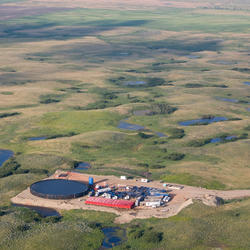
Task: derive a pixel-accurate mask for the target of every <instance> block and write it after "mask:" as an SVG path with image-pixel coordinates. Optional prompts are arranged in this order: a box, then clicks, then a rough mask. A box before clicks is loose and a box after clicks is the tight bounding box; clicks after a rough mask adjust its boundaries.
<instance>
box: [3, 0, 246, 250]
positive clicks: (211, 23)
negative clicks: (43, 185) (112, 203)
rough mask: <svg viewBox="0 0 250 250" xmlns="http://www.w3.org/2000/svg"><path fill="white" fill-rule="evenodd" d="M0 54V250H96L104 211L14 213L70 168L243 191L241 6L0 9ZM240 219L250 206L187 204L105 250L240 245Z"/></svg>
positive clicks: (151, 3) (27, 5)
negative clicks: (33, 190)
mask: <svg viewBox="0 0 250 250" xmlns="http://www.w3.org/2000/svg"><path fill="white" fill-rule="evenodd" d="M0 53H1V56H0V149H5V150H11V151H13V153H14V155H13V157H12V158H11V159H9V160H8V161H6V162H5V163H4V164H3V166H0V186H1V189H0V236H1V238H4V239H6V240H4V241H2V242H1V243H0V249H17V248H20V245H22V246H23V249H99V248H100V246H101V242H102V239H103V233H102V231H101V230H100V227H101V226H105V225H114V223H113V222H112V221H113V220H114V217H115V216H114V215H112V214H106V215H105V214H103V215H102V213H100V214H98V213H94V212H93V214H92V215H89V216H93V218H94V222H95V223H100V225H93V221H91V220H89V216H88V214H87V212H80V211H70V212H65V215H64V214H63V217H62V219H61V220H60V221H52V220H51V221H49V219H47V221H46V220H45V219H42V218H40V217H39V218H35V217H34V216H38V215H36V214H29V213H31V212H28V211H26V210H25V209H20V208H14V207H11V204H10V198H11V197H13V196H15V195H16V194H18V193H19V192H21V191H22V190H23V189H25V188H27V187H28V186H29V185H30V184H31V183H33V182H34V181H38V180H40V179H42V178H45V177H46V176H48V175H50V174H52V173H54V172H55V170H57V169H64V170H70V169H71V170H72V169H74V166H75V163H76V162H88V163H90V165H91V168H89V169H88V170H85V171H84V172H87V173H89V174H104V175H105V174H107V175H110V174H112V175H117V176H120V175H126V176H131V177H145V176H147V177H148V176H149V177H150V178H151V179H155V180H162V181H167V182H173V183H178V184H187V185H191V186H198V187H205V188H209V189H223V190H229V189H249V188H250V181H249V179H250V153H249V152H250V150H249V148H250V137H249V133H250V122H249V121H250V119H249V114H250V60H249V55H250V4H249V2H248V1H246V0H235V1H228V0H219V1H215V0H208V1H206V2H204V1H193V0H183V1H179V0H173V1H160V0H147V1H138V2H133V1H130V0H129V1H126V3H125V2H123V1H120V0H118V1H105V0H102V1H100V2H98V3H95V1H88V0H87V1H84V2H82V1H74V2H72V1H68V0H61V1H58V2H55V1H52V2H51V1H46V0H36V1H29V0H21V1H18V0H17V1H16V0H4V1H2V0H0ZM218 117H219V118H223V119H222V120H220V121H218V122H213V123H210V120H213V119H216V118H218ZM199 119H201V121H199V122H198V123H197V124H192V125H190V126H184V125H183V123H182V122H185V121H189V120H199ZM124 123H125V125H126V123H129V124H134V125H139V126H141V127H140V128H141V129H139V130H129V129H124V128H122V127H121V126H120V125H121V124H123V125H124ZM159 133H160V134H159ZM34 137H35V138H36V137H39V138H42V139H40V140H30V138H34ZM218 138H219V140H218V141H215V142H213V139H218ZM228 138H229V139H228ZM12 164H14V165H15V166H17V167H16V168H14V167H12V170H11V169H10V168H9V166H13V165H12ZM1 168H2V169H1ZM1 211H2V212H1ZM26 213H27V214H26ZM22 214H23V215H22ZM238 214H239V215H238ZM22 216H24V217H25V216H27V217H29V216H30V217H32V216H33V217H34V218H33V217H32V218H33V219H32V220H31V221H29V222H24V221H25V219H23V217H22ZM102 216H103V217H102ZM249 216H250V210H249V200H242V201H232V202H230V203H229V204H226V205H224V206H223V207H222V208H209V207H205V205H201V204H199V203H195V204H194V205H192V206H190V207H188V208H186V209H185V210H183V211H182V212H181V213H180V215H177V216H175V217H173V218H169V219H164V220H158V219H150V220H136V221H133V222H131V223H130V224H127V225H123V226H122V227H123V228H124V229H125V230H126V234H127V236H126V237H127V238H126V242H124V243H122V244H121V245H120V246H117V247H116V248H114V249H249V243H248V240H247V239H248V238H247V235H248V234H249V228H248V227H249V226H248V225H247V220H248V218H249ZM79 218H82V222H77V220H78V219H79ZM80 221H81V220H80ZM75 222H77V223H75ZM81 223H82V224H81ZM26 226H27V228H26ZM151 227H152V228H151ZM66 228H71V230H69V231H70V232H69V231H67V230H66ZM224 229H225V230H224ZM150 230H152V232H153V233H152V235H153V236H155V238H153V236H152V237H151V238H150ZM177 231H178V232H180V231H182V232H181V233H180V234H179V235H177ZM52 235H55V238H52ZM76 235H77V236H76ZM83 238H84V239H83ZM59 239H63V240H62V241H61V240H59ZM97 239H98V240H97ZM59 241H60V244H59V243H58V244H55V242H59ZM157 241H158V242H157ZM45 242H46V245H45Z"/></svg>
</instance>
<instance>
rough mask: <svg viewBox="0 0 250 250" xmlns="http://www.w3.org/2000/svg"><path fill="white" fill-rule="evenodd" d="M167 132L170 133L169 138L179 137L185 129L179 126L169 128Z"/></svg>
mask: <svg viewBox="0 0 250 250" xmlns="http://www.w3.org/2000/svg"><path fill="white" fill-rule="evenodd" d="M169 132H170V133H171V136H170V138H171V139H181V138H182V137H184V136H185V131H184V129H181V128H172V129H170V130H169Z"/></svg>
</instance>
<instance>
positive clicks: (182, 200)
mask: <svg viewBox="0 0 250 250" xmlns="http://www.w3.org/2000/svg"><path fill="white" fill-rule="evenodd" d="M62 174H63V176H64V177H63V178H66V179H69V180H77V181H82V182H88V178H89V176H90V175H88V174H82V173H76V172H65V171H60V170H58V171H56V173H55V174H54V175H52V176H51V177H49V178H59V176H60V175H62ZM91 177H93V178H94V182H95V184H97V183H98V184H99V185H106V184H107V185H109V186H113V185H115V186H118V185H124V186H126V185H128V186H147V187H156V188H161V189H163V186H162V183H160V182H159V181H152V182H148V183H142V182H140V180H139V179H138V180H136V179H133V180H121V179H119V178H118V177H115V176H101V175H100V176H99V175H91ZM165 189H166V190H167V191H168V192H169V193H170V194H171V195H172V197H173V198H172V200H171V201H170V202H169V203H167V205H166V206H162V207H159V208H151V207H136V208H134V209H132V210H126V209H116V208H110V207H101V206H94V205H86V204H85V200H86V199H87V196H83V197H81V198H77V199H70V200H51V199H44V198H40V197H37V196H34V195H32V194H31V193H30V189H29V188H27V189H26V190H24V191H23V192H21V193H20V194H18V195H17V196H15V197H13V198H12V199H11V202H13V203H16V204H21V205H30V206H41V207H49V208H54V209H57V210H61V209H62V210H70V209H83V210H95V211H102V212H110V213H115V214H116V215H118V216H117V217H116V220H115V222H116V223H128V222H130V221H131V220H133V219H138V218H139V219H145V218H151V217H156V218H168V217H171V216H174V215H176V214H178V213H179V212H180V211H181V210H182V209H184V208H185V207H187V206H189V205H190V204H192V203H193V200H201V201H204V204H206V205H210V206H214V205H216V204H217V203H216V204H215V202H213V201H214V198H215V199H216V198H218V197H220V198H222V199H235V198H243V197H249V196H250V190H230V191H217V190H208V189H204V188H198V187H190V186H184V187H183V189H179V190H168V189H167V188H165ZM216 200H217V199H216Z"/></svg>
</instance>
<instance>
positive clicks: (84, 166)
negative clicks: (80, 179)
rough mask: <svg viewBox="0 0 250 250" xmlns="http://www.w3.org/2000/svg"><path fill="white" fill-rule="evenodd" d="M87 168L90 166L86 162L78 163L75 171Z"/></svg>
mask: <svg viewBox="0 0 250 250" xmlns="http://www.w3.org/2000/svg"><path fill="white" fill-rule="evenodd" d="M89 168H91V165H90V164H89V163H88V162H79V163H78V164H77V165H76V167H75V169H77V170H88V169H89Z"/></svg>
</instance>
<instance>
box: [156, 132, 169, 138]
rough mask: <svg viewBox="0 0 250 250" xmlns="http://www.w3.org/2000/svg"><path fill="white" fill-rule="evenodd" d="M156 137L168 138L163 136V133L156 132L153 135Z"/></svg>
mask: <svg viewBox="0 0 250 250" xmlns="http://www.w3.org/2000/svg"><path fill="white" fill-rule="evenodd" d="M155 134H156V135H157V136H159V137H168V136H167V135H165V134H163V133H161V132H156V133H155Z"/></svg>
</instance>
